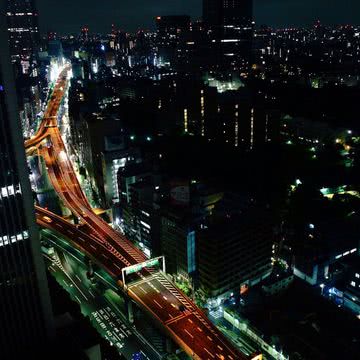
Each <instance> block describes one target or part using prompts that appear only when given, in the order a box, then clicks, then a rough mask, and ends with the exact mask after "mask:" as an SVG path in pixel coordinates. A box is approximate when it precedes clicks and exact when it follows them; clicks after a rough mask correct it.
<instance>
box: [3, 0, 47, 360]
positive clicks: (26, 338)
mask: <svg viewBox="0 0 360 360" xmlns="http://www.w3.org/2000/svg"><path fill="white" fill-rule="evenodd" d="M12 3H14V4H18V3H26V4H28V3H29V1H25V0H24V1H13V2H12ZM5 7H6V4H5V3H4V2H0V49H1V51H0V324H1V325H0V354H1V357H2V358H4V359H18V358H21V356H23V355H24V354H26V353H28V354H30V353H31V352H32V351H33V350H34V348H35V349H41V347H42V346H44V345H46V344H47V341H48V339H49V336H50V335H51V334H52V312H51V305H50V299H49V292H48V288H47V279H46V274H45V269H44V262H43V259H42V257H41V251H40V240H39V233H38V230H37V227H36V224H35V218H34V206H33V197H32V192H31V188H30V182H29V174H28V171H27V168H28V167H27V164H26V160H25V153H24V144H23V138H22V133H21V128H20V121H19V118H18V111H17V101H16V93H15V85H14V80H13V71H12V68H11V62H10V53H9V47H8V34H7V31H6V19H5V16H4V14H5V12H6V11H5V10H6V9H5ZM14 9H16V12H18V11H20V10H18V9H17V8H16V7H15V6H14ZM21 11H22V10H21ZM29 11H30V10H29ZM16 16H17V15H16ZM19 16H20V15H19ZM24 16H25V17H28V15H24ZM23 40H24V39H23ZM24 43H26V41H25V40H24ZM10 46H12V45H11V41H10ZM12 50H13V53H12V54H14V47H12ZM19 54H20V55H19V56H23V55H24V53H22V50H21V51H20V50H19ZM19 352H21V353H22V354H21V356H20V355H19ZM29 356H30V355H29Z"/></svg>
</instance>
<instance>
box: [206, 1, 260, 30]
mask: <svg viewBox="0 0 360 360" xmlns="http://www.w3.org/2000/svg"><path fill="white" fill-rule="evenodd" d="M203 20H204V23H205V24H206V25H207V26H208V27H223V26H229V25H230V26H231V25H233V26H239V27H244V26H249V25H251V23H252V20H253V0H203Z"/></svg>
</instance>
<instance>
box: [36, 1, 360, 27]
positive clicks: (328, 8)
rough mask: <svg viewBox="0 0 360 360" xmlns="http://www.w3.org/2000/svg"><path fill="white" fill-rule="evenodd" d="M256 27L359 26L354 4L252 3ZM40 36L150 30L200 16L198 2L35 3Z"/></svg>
mask: <svg viewBox="0 0 360 360" xmlns="http://www.w3.org/2000/svg"><path fill="white" fill-rule="evenodd" d="M254 2H255V20H256V23H257V24H268V25H271V26H278V27H283V26H291V25H294V26H301V25H309V24H312V23H313V22H314V20H316V19H320V20H321V21H322V22H323V23H328V24H339V23H341V24H344V23H352V24H360V1H358V0H254ZM37 4H38V9H39V13H40V26H41V30H42V31H43V32H45V31H48V30H55V31H58V32H60V33H68V32H78V30H79V27H80V25H83V24H87V25H88V26H89V27H90V31H91V32H106V31H109V29H110V26H111V23H114V24H116V25H117V26H118V27H119V28H121V29H124V30H128V31H134V30H136V29H138V28H145V29H151V28H153V23H154V21H153V19H154V17H155V16H157V15H167V14H189V15H191V16H192V17H193V18H199V17H200V16H201V4H202V0H100V1H99V0H37Z"/></svg>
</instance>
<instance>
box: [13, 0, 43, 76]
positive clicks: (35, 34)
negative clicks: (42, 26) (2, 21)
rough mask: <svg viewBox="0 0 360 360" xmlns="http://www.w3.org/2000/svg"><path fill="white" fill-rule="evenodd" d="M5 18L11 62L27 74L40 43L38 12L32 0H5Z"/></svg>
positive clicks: (30, 69) (34, 62)
mask: <svg viewBox="0 0 360 360" xmlns="http://www.w3.org/2000/svg"><path fill="white" fill-rule="evenodd" d="M6 18H7V24H8V31H9V44H10V55H11V60H12V62H13V63H18V64H19V65H20V66H21V71H22V73H24V74H29V73H30V72H31V71H32V70H33V68H34V65H35V64H36V55H37V51H38V47H39V44H40V34H39V26H38V14H37V12H36V8H35V2H34V0H7V10H6Z"/></svg>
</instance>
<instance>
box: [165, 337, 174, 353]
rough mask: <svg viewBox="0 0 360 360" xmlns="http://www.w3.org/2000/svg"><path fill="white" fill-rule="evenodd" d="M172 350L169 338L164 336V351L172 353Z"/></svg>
mask: <svg viewBox="0 0 360 360" xmlns="http://www.w3.org/2000/svg"><path fill="white" fill-rule="evenodd" d="M173 350H174V345H173V342H172V341H171V339H170V338H168V337H166V352H167V353H169V354H172V352H173Z"/></svg>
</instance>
